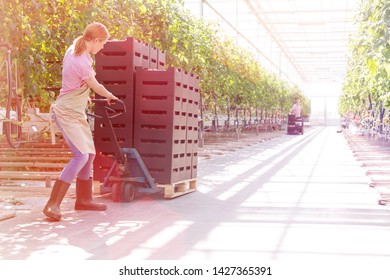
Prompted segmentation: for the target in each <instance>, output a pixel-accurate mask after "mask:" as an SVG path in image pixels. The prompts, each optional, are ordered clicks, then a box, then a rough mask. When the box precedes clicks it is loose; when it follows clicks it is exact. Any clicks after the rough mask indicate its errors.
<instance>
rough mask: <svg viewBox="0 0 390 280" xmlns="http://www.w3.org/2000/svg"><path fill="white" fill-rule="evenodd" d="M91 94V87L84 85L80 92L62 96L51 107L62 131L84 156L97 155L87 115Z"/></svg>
mask: <svg viewBox="0 0 390 280" xmlns="http://www.w3.org/2000/svg"><path fill="white" fill-rule="evenodd" d="M89 93H90V89H89V87H88V86H87V85H84V86H83V87H82V88H80V89H78V90H75V91H73V92H70V93H67V94H64V95H60V96H59V97H58V98H57V100H56V101H55V103H54V104H53V105H52V107H51V109H52V110H53V112H54V113H55V116H56V118H57V121H58V122H59V123H60V125H61V127H62V130H63V131H64V133H65V134H66V136H67V137H68V138H69V139H70V141H71V142H72V144H73V145H74V146H75V147H76V148H77V149H78V150H79V151H80V152H81V153H82V154H86V153H89V154H95V153H96V151H95V145H94V142H93V136H92V132H91V128H90V126H89V124H88V122H87V115H86V113H85V110H86V108H87V106H88V97H89Z"/></svg>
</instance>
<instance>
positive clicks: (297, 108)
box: [290, 98, 301, 118]
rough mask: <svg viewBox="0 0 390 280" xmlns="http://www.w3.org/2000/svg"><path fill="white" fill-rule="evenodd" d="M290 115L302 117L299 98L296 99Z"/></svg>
mask: <svg viewBox="0 0 390 280" xmlns="http://www.w3.org/2000/svg"><path fill="white" fill-rule="evenodd" d="M290 115H294V116H295V118H300V117H301V100H299V98H296V99H295V103H294V105H293V106H292V108H291V110H290Z"/></svg>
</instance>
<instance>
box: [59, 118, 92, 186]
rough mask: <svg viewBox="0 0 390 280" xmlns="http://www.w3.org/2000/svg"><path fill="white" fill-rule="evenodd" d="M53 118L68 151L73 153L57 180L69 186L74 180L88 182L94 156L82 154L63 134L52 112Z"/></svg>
mask: <svg viewBox="0 0 390 280" xmlns="http://www.w3.org/2000/svg"><path fill="white" fill-rule="evenodd" d="M53 118H54V120H55V122H56V124H57V126H58V128H59V130H60V131H61V132H62V135H63V136H64V139H65V141H66V143H67V144H68V146H69V148H70V150H71V151H72V153H73V157H72V159H71V160H70V161H69V163H68V164H67V165H66V166H65V167H64V169H63V170H62V172H61V174H60V177H59V179H60V180H61V181H63V182H66V183H68V184H71V183H72V182H73V180H74V179H76V177H77V178H79V179H80V180H88V179H89V178H91V173H92V164H93V160H94V159H95V155H94V154H82V153H81V152H80V151H79V150H78V149H77V148H76V147H75V146H74V145H73V143H72V142H71V141H70V139H69V138H68V136H66V134H65V133H64V131H63V129H62V127H61V125H60V123H59V122H58V121H57V118H56V116H55V114H54V112H53Z"/></svg>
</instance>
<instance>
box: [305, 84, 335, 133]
mask: <svg viewBox="0 0 390 280" xmlns="http://www.w3.org/2000/svg"><path fill="white" fill-rule="evenodd" d="M304 92H305V95H306V96H307V97H308V98H310V100H311V116H310V124H311V125H323V126H333V125H336V126H337V125H339V123H340V116H339V113H338V99H339V96H340V94H341V92H342V90H341V86H340V85H339V84H337V83H325V84H324V83H312V84H306V85H305V87H304Z"/></svg>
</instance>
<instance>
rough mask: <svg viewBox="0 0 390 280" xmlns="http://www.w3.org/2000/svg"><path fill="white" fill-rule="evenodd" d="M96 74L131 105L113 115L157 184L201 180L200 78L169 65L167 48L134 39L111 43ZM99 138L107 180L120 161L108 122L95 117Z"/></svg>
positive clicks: (97, 165)
mask: <svg viewBox="0 0 390 280" xmlns="http://www.w3.org/2000/svg"><path fill="white" fill-rule="evenodd" d="M96 78H97V80H98V81H99V82H100V83H102V84H103V85H104V86H105V87H106V88H107V89H108V90H109V91H111V92H112V93H113V94H114V95H115V96H117V97H119V98H120V99H121V100H123V101H124V102H125V105H126V108H127V112H126V114H125V115H123V116H121V117H119V118H115V119H113V126H114V130H115V133H116V136H117V139H116V140H117V141H118V142H119V145H120V146H121V147H126V148H136V149H137V151H138V152H139V154H140V155H141V157H142V159H143V161H144V163H145V165H146V167H147V168H148V170H149V172H150V173H151V175H152V177H153V178H154V179H155V181H156V183H158V184H170V183H175V182H178V181H183V180H187V179H192V178H196V175H197V172H196V171H197V156H198V108H199V78H198V77H195V76H194V75H192V74H190V73H188V72H185V71H182V70H181V69H175V68H172V67H171V68H168V69H166V66H165V53H164V52H162V51H160V50H159V49H158V48H156V47H153V46H152V45H149V44H146V43H143V42H141V41H138V40H136V39H134V38H131V37H130V38H127V39H126V40H124V41H109V42H107V44H106V45H105V46H104V49H103V50H102V51H100V52H99V53H98V54H97V55H96ZM116 106H117V105H113V106H112V108H113V109H117V108H116ZM118 106H119V105H118ZM118 108H119V107H118ZM95 113H96V114H97V115H99V114H101V112H99V110H98V109H97V110H95ZM94 138H95V145H96V150H97V155H96V159H95V162H94V180H98V181H103V180H104V177H105V176H106V174H107V172H108V170H109V168H110V167H111V165H112V162H113V161H114V160H116V159H115V158H114V153H113V147H114V145H113V144H112V143H113V141H114V140H115V139H110V138H109V137H108V136H107V130H106V128H105V123H104V120H101V119H98V118H96V119H95V125H94ZM103 191H104V190H103Z"/></svg>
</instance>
